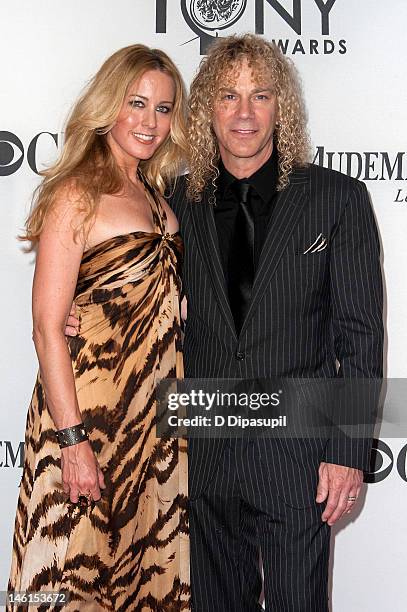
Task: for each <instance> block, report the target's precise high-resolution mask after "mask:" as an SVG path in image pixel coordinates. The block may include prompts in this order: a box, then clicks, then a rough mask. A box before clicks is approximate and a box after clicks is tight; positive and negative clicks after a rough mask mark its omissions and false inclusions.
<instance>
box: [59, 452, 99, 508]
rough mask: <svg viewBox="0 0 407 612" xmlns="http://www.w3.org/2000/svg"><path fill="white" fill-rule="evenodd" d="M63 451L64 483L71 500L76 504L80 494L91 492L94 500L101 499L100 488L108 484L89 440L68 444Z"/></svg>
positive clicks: (86, 494)
mask: <svg viewBox="0 0 407 612" xmlns="http://www.w3.org/2000/svg"><path fill="white" fill-rule="evenodd" d="M61 453H62V457H61V467H62V484H63V488H64V491H65V493H66V494H67V495H69V499H70V500H71V502H73V503H74V504H76V503H78V500H79V496H80V495H85V496H89V493H90V495H91V498H92V499H93V500H94V501H99V500H100V498H101V492H100V489H104V488H105V487H106V485H105V481H104V478H103V473H102V470H101V469H100V467H99V465H98V462H97V459H96V457H95V454H94V452H93V450H92V447H91V445H90V443H89V441H88V440H84V441H83V442H79V444H73V445H72V446H67V447H65V448H63V449H62V451H61Z"/></svg>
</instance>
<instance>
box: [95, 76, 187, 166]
mask: <svg viewBox="0 0 407 612" xmlns="http://www.w3.org/2000/svg"><path fill="white" fill-rule="evenodd" d="M174 97H175V86H174V81H173V80H172V78H171V77H170V76H169V75H168V74H166V73H165V72H161V71H160V70H148V71H147V72H145V73H144V74H143V75H142V76H141V77H140V79H138V80H137V81H134V82H133V83H131V85H130V86H129V88H128V91H127V93H126V97H125V100H124V103H123V106H122V108H121V110H120V113H119V116H118V117H117V120H116V122H115V124H114V126H113V127H112V129H111V130H110V131H109V132H108V134H107V142H108V143H109V146H110V148H111V150H112V152H113V155H114V157H115V158H116V160H117V161H118V163H119V165H121V166H123V165H124V166H128V165H130V166H131V165H134V162H135V161H138V160H144V159H149V158H150V157H152V155H153V154H154V153H155V151H156V150H157V149H158V147H159V146H160V144H161V143H162V142H163V141H164V140H165V139H166V137H167V136H168V133H169V131H170V126H171V116H172V111H173V106H174Z"/></svg>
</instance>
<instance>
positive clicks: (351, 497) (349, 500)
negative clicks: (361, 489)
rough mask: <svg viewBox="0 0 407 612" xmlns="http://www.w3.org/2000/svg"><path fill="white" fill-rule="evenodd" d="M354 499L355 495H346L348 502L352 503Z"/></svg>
mask: <svg viewBox="0 0 407 612" xmlns="http://www.w3.org/2000/svg"><path fill="white" fill-rule="evenodd" d="M355 501H356V495H348V503H352V502H355Z"/></svg>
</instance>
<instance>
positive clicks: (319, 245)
mask: <svg viewBox="0 0 407 612" xmlns="http://www.w3.org/2000/svg"><path fill="white" fill-rule="evenodd" d="M327 246H328V241H327V239H326V238H325V236H324V235H323V234H319V235H318V236H317V237H316V238H315V240H314V242H313V243H312V244H311V245H310V246H309V247H308V249H307V250H306V251H304V252H303V255H307V254H308V253H317V252H319V251H323V250H324V249H326V247H327Z"/></svg>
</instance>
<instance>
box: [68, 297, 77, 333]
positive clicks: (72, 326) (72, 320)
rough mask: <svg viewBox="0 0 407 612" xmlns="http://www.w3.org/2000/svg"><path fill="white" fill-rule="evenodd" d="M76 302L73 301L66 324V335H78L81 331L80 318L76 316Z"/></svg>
mask: <svg viewBox="0 0 407 612" xmlns="http://www.w3.org/2000/svg"><path fill="white" fill-rule="evenodd" d="M75 315H76V308H75V303H72V306H71V310H70V311H69V316H68V318H67V320H66V324H65V336H77V335H78V333H79V319H77V318H76V316H75Z"/></svg>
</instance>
